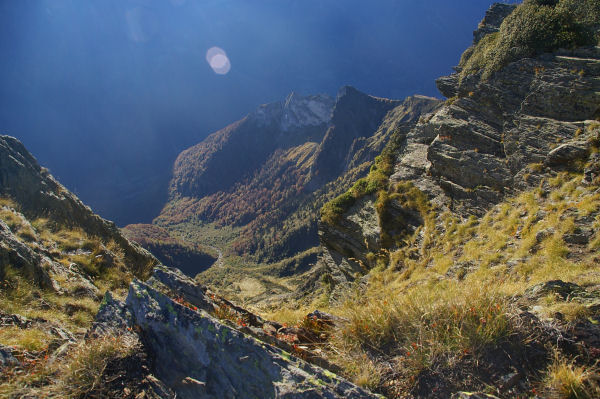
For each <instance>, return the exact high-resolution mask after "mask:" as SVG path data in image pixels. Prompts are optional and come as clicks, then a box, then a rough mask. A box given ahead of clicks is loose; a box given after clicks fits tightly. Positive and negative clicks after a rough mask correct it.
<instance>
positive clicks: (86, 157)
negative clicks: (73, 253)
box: [0, 0, 492, 224]
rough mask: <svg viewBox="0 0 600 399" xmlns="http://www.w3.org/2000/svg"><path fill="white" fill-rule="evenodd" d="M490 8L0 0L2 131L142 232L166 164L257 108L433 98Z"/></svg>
mask: <svg viewBox="0 0 600 399" xmlns="http://www.w3.org/2000/svg"><path fill="white" fill-rule="evenodd" d="M491 4H492V1H488V0H460V1H448V0H370V1H367V0H360V1H359V0H0V51H1V52H0V54H1V58H0V133H2V134H9V135H12V136H16V137H17V138H19V139H20V140H21V141H23V142H24V144H25V145H26V146H27V147H28V149H29V150H30V151H31V152H32V153H33V154H34V155H35V156H36V157H37V158H38V160H39V161H40V163H42V164H43V165H45V166H48V167H49V168H50V170H51V171H52V173H53V174H54V175H55V176H57V177H58V178H59V180H60V181H61V182H63V183H64V184H65V185H66V186H67V187H68V188H69V189H71V190H73V191H75V192H76V193H77V194H79V195H80V197H81V198H82V199H83V200H84V202H86V203H88V204H90V205H91V206H92V208H93V209H94V210H96V211H97V212H99V213H100V214H101V215H102V216H104V217H107V218H110V219H115V220H116V221H117V222H118V223H119V224H124V223H130V222H134V221H136V220H141V219H145V220H146V221H148V220H150V219H151V218H152V217H153V216H155V215H156V213H157V211H158V208H157V207H158V206H159V205H160V202H161V201H162V200H163V199H164V197H163V194H164V190H165V187H166V182H167V181H168V178H169V174H170V170H171V164H172V162H173V160H174V159H175V157H176V156H177V154H178V153H179V152H180V151H181V150H183V149H184V148H186V147H188V146H190V145H193V144H195V143H197V142H199V141H200V140H202V139H203V138H204V137H205V136H206V135H207V134H209V133H211V132H213V131H215V130H217V129H219V128H221V127H224V126H225V125H227V124H229V123H231V122H233V121H235V120H237V119H239V118H241V117H243V116H244V115H245V114H246V113H248V112H250V111H252V110H253V109H254V108H256V106H258V105H259V104H262V103H266V102H272V101H277V100H280V99H283V98H284V97H285V96H286V95H287V94H288V93H289V92H291V91H298V92H300V93H302V94H312V93H323V92H324V93H329V94H331V95H335V93H336V91H337V89H338V88H339V87H340V86H342V85H346V84H350V85H353V86H355V87H357V88H358V89H359V90H361V91H364V92H366V93H369V94H373V95H377V96H382V97H391V98H403V97H405V96H407V95H411V94H414V93H421V94H427V95H434V96H439V94H438V93H437V90H436V89H435V85H434V79H435V78H436V77H438V76H441V75H444V74H448V73H450V72H451V67H452V66H453V65H456V63H457V62H458V59H459V57H460V54H461V53H462V51H463V50H464V49H465V48H466V47H467V46H468V45H469V44H470V42H471V40H472V31H473V30H474V29H475V28H476V26H477V23H478V22H479V21H480V20H481V18H482V17H483V15H484V14H485V10H486V9H487V8H488V7H489V6H490V5H491ZM213 46H218V47H220V48H222V49H223V50H224V51H225V52H226V53H227V56H228V57H229V60H230V63H231V70H230V71H229V73H227V74H225V75H219V74H216V73H215V72H214V71H213V70H212V69H211V68H210V66H209V65H208V63H207V61H206V57H205V55H206V51H207V50H208V49H209V48H211V47H213Z"/></svg>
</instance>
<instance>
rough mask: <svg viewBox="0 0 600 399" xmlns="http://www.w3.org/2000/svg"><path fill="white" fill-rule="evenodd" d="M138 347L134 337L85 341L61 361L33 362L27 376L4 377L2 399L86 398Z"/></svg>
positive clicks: (1, 390) (46, 358)
mask: <svg viewBox="0 0 600 399" xmlns="http://www.w3.org/2000/svg"><path fill="white" fill-rule="evenodd" d="M138 344H139V343H138V341H137V339H136V338H134V336H130V335H118V336H103V337H100V338H92V339H87V340H85V341H81V342H80V343H79V344H77V345H75V346H74V347H72V348H71V349H70V350H69V351H68V352H67V354H66V355H65V356H64V357H63V358H61V359H57V360H56V361H50V359H49V358H48V357H43V358H40V359H39V360H37V361H32V362H30V363H29V365H28V369H27V372H26V373H19V374H15V375H10V376H5V377H8V378H1V379H0V397H3V398H21V397H29V398H34V397H35V398H38V397H40V398H41V397H44V398H80V397H86V394H87V393H88V392H90V391H92V390H94V389H95V388H97V387H98V384H99V383H100V381H101V379H102V375H103V372H104V370H105V369H106V366H107V365H108V364H109V362H111V361H115V360H118V359H122V358H124V357H126V356H129V355H131V354H132V353H133V352H134V351H135V350H136V348H138Z"/></svg>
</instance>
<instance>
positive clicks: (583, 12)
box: [459, 0, 600, 79]
mask: <svg viewBox="0 0 600 399" xmlns="http://www.w3.org/2000/svg"><path fill="white" fill-rule="evenodd" d="M599 20H600V4H599V3H598V2H597V1H595V0H525V1H524V2H523V4H522V5H520V6H519V7H517V8H516V9H515V11H514V12H512V13H511V14H510V15H509V16H508V17H506V18H505V19H504V21H503V22H502V25H501V26H500V29H499V31H498V32H494V33H491V34H489V35H486V36H485V37H483V39H482V40H481V41H479V42H478V43H476V44H475V45H474V46H473V47H470V48H469V49H468V50H467V51H465V52H464V54H463V55H462V58H461V60H460V63H459V68H460V76H461V78H463V79H464V78H465V77H466V76H468V75H471V74H474V73H476V72H481V73H482V77H483V78H489V77H490V75H491V74H492V73H494V72H496V71H498V70H500V69H501V68H502V67H503V66H505V65H507V64H508V63H509V62H512V61H516V60H518V59H520V58H524V57H534V56H536V55H539V54H542V53H545V52H552V51H554V50H557V49H560V48H564V49H572V48H575V47H580V46H586V45H595V44H598V43H599V41H600V37H599V35H598V31H597V29H598V21H599Z"/></svg>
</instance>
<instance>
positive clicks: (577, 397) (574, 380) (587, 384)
mask: <svg viewBox="0 0 600 399" xmlns="http://www.w3.org/2000/svg"><path fill="white" fill-rule="evenodd" d="M599 382H600V374H598V369H597V368H595V367H591V368H590V367H584V366H577V365H575V364H574V363H573V362H572V361H570V360H568V359H566V358H564V357H562V356H561V355H560V354H558V353H557V354H555V357H554V362H553V363H552V364H551V365H550V368H549V369H548V374H547V376H546V378H545V380H544V381H543V384H542V387H541V391H542V392H544V393H546V394H548V395H549V396H552V397H558V398H564V399H587V398H590V399H591V398H597V397H599V396H600V385H599Z"/></svg>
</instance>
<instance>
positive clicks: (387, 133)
mask: <svg viewBox="0 0 600 399" xmlns="http://www.w3.org/2000/svg"><path fill="white" fill-rule="evenodd" d="M473 36H474V41H473V45H472V46H471V47H470V48H468V49H467V50H466V51H465V53H464V54H463V56H462V58H461V61H460V63H459V65H458V66H457V67H456V68H455V72H454V73H453V74H451V75H449V76H445V77H441V78H439V79H438V80H437V82H436V83H437V85H438V88H439V90H440V92H441V93H442V94H443V95H444V96H445V97H446V98H447V99H446V100H445V101H442V100H438V99H435V98H430V97H424V96H419V95H415V96H411V97H408V98H406V99H404V100H390V99H383V98H377V97H374V96H370V95H367V94H364V93H361V92H360V91H358V90H356V89H355V88H353V87H349V86H346V87H343V88H341V89H340V91H339V93H338V95H337V97H336V98H335V99H333V98H330V97H328V96H326V95H313V96H306V97H303V96H299V95H298V94H296V93H292V94H290V95H289V96H288V97H287V98H286V99H285V100H283V101H281V102H276V103H272V104H266V105H263V106H261V107H260V108H259V109H257V110H255V111H253V112H252V113H250V114H249V115H248V116H246V117H245V118H243V119H242V120H240V121H238V122H235V123H233V124H231V125H229V126H227V127H226V128H224V129H222V130H219V131H217V132H215V133H213V134H212V135H210V136H209V137H208V138H206V139H205V140H204V141H202V142H200V143H199V144H197V145H195V146H193V147H191V148H189V149H187V150H185V151H184V152H182V153H181V154H180V156H179V157H178V159H177V161H176V163H175V165H174V169H173V178H172V180H171V184H170V192H169V200H168V202H167V203H166V204H165V206H164V208H163V210H162V212H161V213H160V215H158V216H157V217H156V218H155V220H154V221H153V224H151V225H147V224H146V225H143V224H137V225H130V226H127V227H125V228H124V229H121V230H119V229H117V228H116V227H115V226H114V224H112V223H110V222H107V221H105V220H103V219H101V218H100V217H98V216H96V215H94V214H93V213H92V212H91V210H90V209H89V208H87V207H86V206H85V205H83V204H82V203H81V202H80V201H79V200H78V199H77V198H76V197H75V196H74V195H73V194H71V193H70V192H68V190H66V189H65V188H64V187H63V186H61V185H60V184H59V183H58V182H56V181H55V180H54V178H52V176H50V174H49V173H48V172H47V171H46V170H44V168H42V167H40V166H39V165H38V164H37V161H36V160H35V159H34V158H33V156H31V154H29V153H28V152H27V150H26V149H25V148H24V147H23V146H22V144H21V143H20V142H19V141H18V140H16V139H14V138H11V137H8V136H2V137H0V197H1V198H2V199H1V202H0V219H2V222H0V234H1V235H2V242H1V244H2V246H1V247H0V250H1V253H2V256H1V257H0V260H1V263H0V266H1V268H0V281H1V282H2V285H1V286H0V288H1V291H0V367H1V368H2V373H3V374H2V376H1V377H0V396H1V397H7V398H16V397H41V396H45V397H77V398H79V397H81V398H83V397H118V398H176V397H177V398H180V397H182V398H220V397H236V398H242V397H260V398H263V397H276V398H305V397H306V398H368V397H381V395H384V396H385V397H389V398H456V399H460V398H489V399H493V398H515V397H520V398H594V397H599V396H600V369H599V368H598V367H599V366H598V360H599V359H600V252H599V251H600V5H599V4H598V2H597V1H592V0H555V1H545V0H544V1H542V0H526V1H524V2H523V3H522V4H519V5H508V4H495V5H493V6H492V7H491V8H490V9H489V10H488V12H487V14H486V15H485V17H484V19H483V20H482V22H481V23H480V24H479V26H478V28H477V30H476V31H475V32H474V35H473ZM130 240H131V241H130ZM134 242H136V243H134ZM141 247H144V248H145V249H142V248H141ZM148 250H149V251H150V252H152V254H153V255H151V254H150V252H148Z"/></svg>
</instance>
